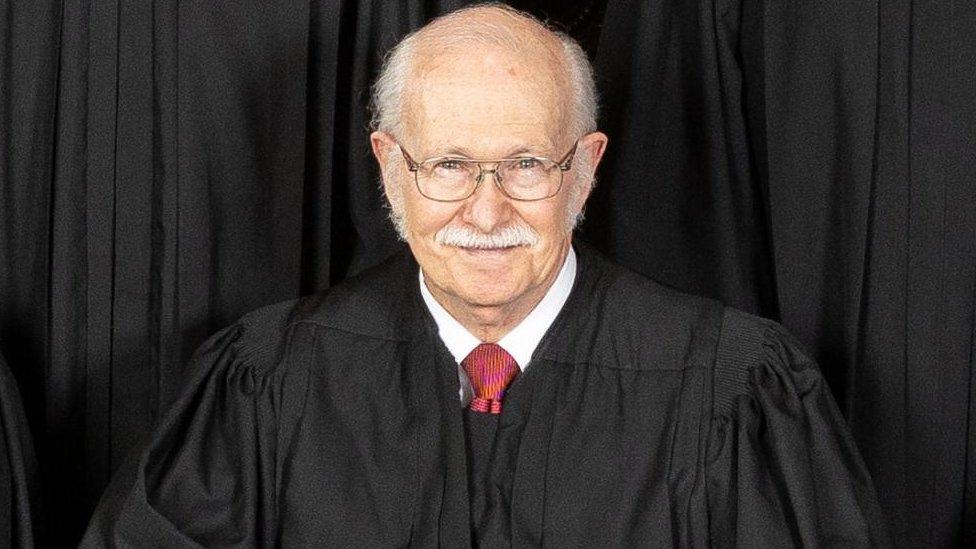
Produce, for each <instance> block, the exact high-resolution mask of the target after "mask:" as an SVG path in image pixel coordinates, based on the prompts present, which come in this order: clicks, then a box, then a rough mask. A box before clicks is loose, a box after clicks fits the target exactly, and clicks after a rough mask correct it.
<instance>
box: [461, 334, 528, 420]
mask: <svg viewBox="0 0 976 549" xmlns="http://www.w3.org/2000/svg"><path fill="white" fill-rule="evenodd" d="M461 366H462V367H463V368H464V371H465V372H466V373H467V374H468V379H470V380H471V387H472V388H474V398H473V399H472V400H471V403H470V404H468V408H469V409H471V410H472V411H475V412H486V413H489V414H500V413H501V411H502V398H503V397H504V396H505V389H506V388H507V387H508V385H509V384H510V383H511V382H512V380H513V379H515V376H516V375H518V373H519V367H518V364H517V363H516V362H515V359H514V358H512V355H510V354H508V352H507V351H505V349H502V348H501V347H500V346H498V345H497V344H495V343H482V344H481V345H478V346H477V347H475V348H474V350H473V351H471V353H470V354H468V356H467V357H465V358H464V360H462V361H461Z"/></svg>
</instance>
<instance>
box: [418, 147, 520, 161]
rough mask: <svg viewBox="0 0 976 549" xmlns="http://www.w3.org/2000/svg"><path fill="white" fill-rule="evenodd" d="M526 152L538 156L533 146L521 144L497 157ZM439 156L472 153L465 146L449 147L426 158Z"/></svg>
mask: <svg viewBox="0 0 976 549" xmlns="http://www.w3.org/2000/svg"><path fill="white" fill-rule="evenodd" d="M537 150H538V149H537ZM526 153H528V154H530V155H533V156H538V155H539V153H536V152H533V147H529V146H525V145H523V146H520V147H517V148H515V149H511V150H510V151H509V152H508V153H507V154H506V155H505V156H502V157H499V158H512V157H515V156H517V155H520V154H521V155H524V154H526ZM441 156H446V157H461V158H466V159H470V158H474V155H472V154H471V151H470V150H469V149H467V148H465V147H451V148H449V149H447V150H445V151H444V152H442V153H435V154H433V155H431V156H429V157H428V158H437V157H441ZM489 160H490V159H489Z"/></svg>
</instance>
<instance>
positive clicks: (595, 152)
mask: <svg viewBox="0 0 976 549" xmlns="http://www.w3.org/2000/svg"><path fill="white" fill-rule="evenodd" d="M607 141H608V138H607V136H606V134H605V133H603V132H593V133H588V134H586V135H584V136H583V137H581V138H580V140H579V144H578V145H577V146H576V158H577V160H576V161H574V163H575V164H576V165H577V166H580V167H582V166H586V167H587V168H589V170H590V173H588V174H580V175H581V177H583V180H584V181H586V182H587V185H586V189H585V190H584V192H582V193H580V204H578V208H579V209H580V210H582V208H583V204H584V203H586V199H587V197H588V196H589V194H590V190H591V188H592V185H590V184H589V183H590V182H592V181H593V178H594V177H596V168H597V166H599V165H600V160H602V159H603V153H604V152H605V151H606V150H607ZM584 159H585V161H584V162H580V161H579V160H584Z"/></svg>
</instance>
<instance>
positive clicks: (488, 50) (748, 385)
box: [85, 5, 884, 547]
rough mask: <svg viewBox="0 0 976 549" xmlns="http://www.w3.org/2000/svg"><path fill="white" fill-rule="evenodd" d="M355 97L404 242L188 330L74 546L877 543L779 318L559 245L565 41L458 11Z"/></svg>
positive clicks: (573, 194) (568, 74)
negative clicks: (219, 322) (284, 297)
mask: <svg viewBox="0 0 976 549" xmlns="http://www.w3.org/2000/svg"><path fill="white" fill-rule="evenodd" d="M374 102H375V107H376V129H377V130H376V131H375V132H374V133H373V134H372V137H371V140H372V146H373V150H374V152H375V155H376V158H377V159H378V161H379V163H380V166H381V168H382V172H383V185H384V189H385V191H386V195H387V197H388V199H389V202H390V207H391V212H392V218H393V220H394V223H395V225H396V228H397V230H398V231H399V233H400V235H401V237H402V238H403V240H405V241H406V243H407V244H408V245H409V253H406V252H405V253H403V254H402V255H400V256H397V257H394V258H392V259H391V260H389V261H387V262H386V263H385V264H383V265H381V266H379V267H376V268H374V269H373V270H370V271H367V272H365V273H363V274H362V275H360V276H357V277H355V278H353V279H351V280H348V281H346V282H345V283H343V284H342V285H340V286H337V287H335V288H333V289H331V290H329V291H328V292H326V293H325V294H323V295H320V296H316V297H312V298H308V299H304V300H301V301H298V302H297V303H288V304H283V305H279V306H273V307H269V308H265V309H262V310H259V311H256V312H254V313H251V314H249V315H247V316H245V317H244V318H243V319H241V321H240V322H239V323H238V324H237V325H235V326H232V327H230V328H228V329H226V330H224V331H222V332H220V333H219V334H217V335H216V336H214V337H213V338H212V339H211V340H210V341H209V342H208V343H206V344H205V345H204V346H203V348H202V349H201V350H200V351H199V352H198V353H197V356H196V359H195V360H196V363H197V366H196V368H195V369H196V370H197V371H199V372H200V373H199V377H198V378H197V379H195V380H194V381H193V382H192V383H191V385H190V389H189V390H188V392H187V393H186V394H185V395H184V397H183V398H182V400H181V401H180V402H179V403H178V405H177V406H176V408H175V409H174V410H173V411H172V412H171V413H170V414H169V415H168V416H167V418H166V419H165V421H164V422H163V423H162V425H161V426H160V428H159V430H158V432H157V433H156V434H155V436H154V437H153V438H152V440H151V441H150V442H149V443H148V445H147V447H146V448H145V449H144V451H143V452H142V453H141V454H140V456H139V457H138V460H134V461H133V462H131V463H129V464H128V465H126V466H125V467H124V468H123V470H121V471H120V472H119V474H118V476H117V478H116V479H115V480H114V482H113V484H112V486H111V487H110V489H109V491H108V493H107V495H106V496H105V498H103V501H102V504H101V506H100V508H99V511H98V512H97V514H96V516H95V519H94V520H93V522H92V526H91V528H90V530H89V532H88V535H87V537H86V541H85V544H86V545H91V546H97V545H102V544H108V545H114V544H119V545H133V546H140V545H152V546H159V545H167V546H168V545H188V546H192V545H195V544H200V545H205V546H210V545H215V546H217V545H244V546H249V545H277V544H281V545H286V546H301V547H350V546H356V547H394V546H407V545H410V546H419V547H433V546H443V547H470V546H483V547H495V546H509V545H518V546H523V547H524V546H541V545H546V546H552V547H664V546H695V547H703V546H711V545H715V546H742V547H785V546H796V545H802V546H821V545H843V546H857V547H862V546H873V545H879V544H883V543H884V542H883V539H884V538H883V533H882V528H881V522H880V518H879V517H880V515H879V511H878V507H877V504H876V502H875V500H874V493H873V489H872V486H871V482H870V479H869V478H868V475H867V474H866V472H865V470H864V466H863V464H862V463H861V460H860V458H859V457H858V454H857V451H856V450H855V448H854V445H853V443H852V441H851V437H850V436H849V434H848V433H847V430H846V428H845V427H844V424H843V421H842V420H841V418H840V416H839V414H838V412H837V409H836V406H835V405H834V403H833V401H832V400H831V397H830V395H829V392H828V390H827V388H826V387H825V385H824V383H823V381H822V379H821V377H820V375H819V373H818V371H817V368H816V366H815V365H814V364H812V363H811V362H810V360H809V359H807V358H806V357H805V356H804V355H803V354H802V353H801V352H800V351H799V350H798V349H797V346H796V344H795V343H794V342H793V341H792V340H791V339H790V338H789V336H788V335H787V334H785V333H784V331H783V330H782V329H781V328H780V327H779V326H777V325H776V324H774V323H772V322H768V321H763V320H760V319H757V318H754V317H751V316H748V315H746V314H744V313H740V312H736V311H734V310H729V309H725V308H723V307H722V306H720V305H719V304H717V303H714V302H711V301H708V300H705V299H700V298H695V297H691V296H687V295H683V294H680V293H678V292H675V291H673V290H669V289H667V288H664V287H661V286H659V285H657V284H655V283H654V282H652V281H650V280H647V279H645V278H642V277H640V276H638V275H636V274H634V273H631V272H628V271H626V270H624V269H622V268H620V267H616V266H614V265H613V264H611V263H609V262H608V261H607V260H605V259H603V258H601V257H600V256H599V255H598V254H597V253H596V252H594V251H592V250H590V249H588V248H586V247H585V246H581V245H577V246H575V247H574V246H573V245H571V237H572V230H573V227H574V225H575V223H576V220H577V218H578V217H579V215H580V212H581V211H582V208H583V205H584V202H585V201H586V198H587V195H588V193H589V191H590V188H591V186H592V182H593V176H594V171H595V168H596V166H597V164H598V163H599V162H600V158H601V156H602V154H603V152H604V149H605V147H606V144H607V137H606V136H605V135H603V134H602V133H599V132H597V131H596V127H595V116H596V115H595V111H596V101H595V93H594V84H593V78H592V75H591V70H590V67H589V65H588V62H587V60H586V57H585V55H584V54H583V52H582V51H581V50H580V48H579V46H578V45H576V44H575V43H574V42H573V41H571V40H570V39H568V38H567V37H565V36H562V35H559V34H556V33H553V32H552V31H550V30H548V29H547V28H546V27H545V26H543V25H542V24H540V23H539V22H538V21H536V20H534V19H532V18H531V17H529V16H526V15H524V14H522V13H519V12H515V11H513V10H511V9H508V8H505V7H503V6H497V5H490V6H478V7H473V8H467V9H464V10H460V11H457V12H454V13H452V14H449V15H447V16H444V17H442V18H440V19H438V20H436V21H434V22H432V23H430V24H429V25H427V26H425V27H424V28H422V29H420V30H419V31H418V32H416V33H414V34H412V35H410V36H409V37H407V38H406V39H405V40H404V41H403V42H401V43H400V44H399V45H398V46H397V47H396V49H395V50H394V51H393V52H392V53H391V54H390V56H389V57H388V58H387V62H386V64H385V66H384V68H383V71H382V74H381V76H380V78H379V80H378V82H377V84H376V86H375V96H374Z"/></svg>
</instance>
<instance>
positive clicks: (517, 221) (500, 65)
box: [373, 48, 606, 308]
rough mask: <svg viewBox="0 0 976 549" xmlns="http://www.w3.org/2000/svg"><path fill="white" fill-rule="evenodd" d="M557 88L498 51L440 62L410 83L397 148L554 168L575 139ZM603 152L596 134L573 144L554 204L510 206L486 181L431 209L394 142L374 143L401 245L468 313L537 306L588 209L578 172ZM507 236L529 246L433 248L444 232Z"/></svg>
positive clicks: (540, 71) (381, 137)
mask: <svg viewBox="0 0 976 549" xmlns="http://www.w3.org/2000/svg"><path fill="white" fill-rule="evenodd" d="M563 81H564V78H563V77H562V76H561V75H557V74H554V73H553V71H552V68H548V67H540V66H539V64H538V63H533V62H526V60H525V59H521V58H519V57H518V56H515V55H513V54H512V53H510V52H507V51H504V50H500V49H497V48H496V49H492V48H481V49H479V50H477V51H474V50H467V51H460V52H457V53H454V54H452V55H447V56H440V57H439V58H438V59H435V60H432V61H431V62H429V63H427V64H426V65H425V66H423V67H422V68H420V69H419V70H417V72H416V73H415V74H414V79H412V80H411V84H412V90H411V91H410V92H409V97H408V99H407V102H406V108H405V113H404V114H405V120H404V127H405V131H404V134H405V135H403V136H400V139H401V142H400V146H402V147H404V148H405V149H406V150H407V151H408V152H409V154H410V155H411V156H412V157H413V158H414V159H415V160H417V161H423V160H424V159H427V158H431V157H435V156H445V155H448V156H460V157H466V158H474V159H498V158H510V157H513V156H523V155H525V156H543V157H548V158H551V159H555V160H557V161H558V160H561V159H562V158H563V156H564V155H565V154H566V153H567V152H568V151H569V150H570V149H571V148H572V146H573V144H574V141H573V140H574V138H575V137H577V136H571V135H568V132H567V131H565V126H566V122H565V121H566V112H565V106H566V105H568V104H569V101H568V94H567V93H566V92H564V91H560V90H559V89H558V88H557V86H556V83H558V82H563ZM605 142H606V138H605V137H604V136H603V135H602V134H591V135H590V136H587V137H586V138H585V139H583V140H581V142H580V145H579V147H578V149H577V154H576V161H575V162H574V168H573V169H571V170H570V171H568V172H565V173H564V177H563V185H562V188H561V189H560V191H559V193H558V194H556V195H555V196H553V197H552V198H548V199H545V200H540V201H535V202H520V201H516V200H512V199H510V198H508V197H506V196H505V195H504V194H503V193H502V192H501V190H500V189H498V187H497V186H495V184H494V180H493V179H492V178H491V176H490V175H485V177H484V178H483V180H482V182H481V185H480V186H479V187H478V189H477V190H476V192H475V193H474V195H472V196H471V197H469V198H467V199H465V200H463V201H459V202H436V201H433V200H430V199H428V198H425V197H424V196H423V195H421V194H420V192H419V191H418V189H417V187H416V185H415V184H414V179H413V174H412V173H411V172H409V171H408V170H407V166H406V163H405V162H403V161H402V160H401V159H400V158H399V157H400V152H399V150H398V149H397V148H396V145H395V144H394V142H393V140H392V137H391V136H388V135H386V134H382V133H379V132H377V133H376V134H374V135H373V145H374V150H376V151H377V156H378V158H379V160H380V164H381V166H383V168H384V184H385V187H386V191H387V195H388V196H389V198H390V199H391V202H394V203H397V201H399V205H400V207H401V208H402V213H403V215H404V221H405V223H404V227H403V228H404V229H405V233H406V234H405V236H406V240H407V242H408V244H409V245H410V248H411V251H412V252H413V254H414V256H415V257H416V259H417V261H418V263H419V264H420V266H421V268H422V269H423V271H424V275H425V278H426V281H427V284H428V286H429V287H430V288H431V290H432V291H433V292H435V295H438V294H440V295H441V296H446V297H448V298H449V299H452V300H454V301H455V302H456V303H455V304H461V305H462V306H465V307H470V308H479V307H499V306H506V305H510V304H513V303H516V302H518V301H519V300H524V299H533V300H537V299H538V298H539V297H541V293H544V291H545V289H546V288H548V286H549V285H550V284H551V283H552V281H553V280H554V278H555V276H556V274H557V273H558V270H559V268H560V267H561V265H562V261H563V259H564V258H565V254H566V252H567V250H568V247H569V243H570V237H571V231H572V226H571V223H568V222H567V221H568V219H571V218H572V217H575V214H576V213H578V212H579V211H580V209H581V208H582V205H583V201H585V199H586V195H587V192H588V189H589V183H590V181H591V179H592V172H590V171H587V172H586V173H581V171H580V169H581V167H582V168H583V169H589V167H593V168H595V166H596V163H597V162H598V161H599V158H600V155H601V154H602V150H603V146H604V144H605ZM391 155H395V156H391ZM391 172H392V173H391ZM510 229H520V230H521V232H522V234H528V235H530V238H528V239H527V240H529V241H534V243H532V244H531V245H529V244H523V245H517V246H509V247H503V248H494V249H475V248H473V247H468V246H464V245H459V244H457V243H454V244H451V243H444V242H443V238H439V235H440V236H441V237H443V235H444V233H445V232H447V231H454V232H458V231H460V232H462V233H465V232H467V233H471V234H474V235H498V234H500V233H502V232H503V231H505V230H510ZM533 236H534V237H533ZM533 304H534V301H533Z"/></svg>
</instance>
